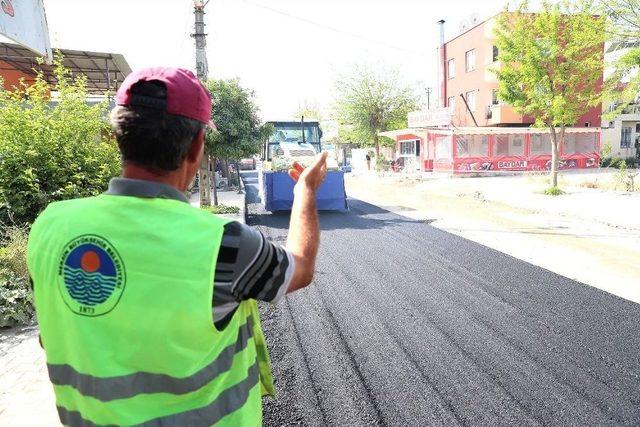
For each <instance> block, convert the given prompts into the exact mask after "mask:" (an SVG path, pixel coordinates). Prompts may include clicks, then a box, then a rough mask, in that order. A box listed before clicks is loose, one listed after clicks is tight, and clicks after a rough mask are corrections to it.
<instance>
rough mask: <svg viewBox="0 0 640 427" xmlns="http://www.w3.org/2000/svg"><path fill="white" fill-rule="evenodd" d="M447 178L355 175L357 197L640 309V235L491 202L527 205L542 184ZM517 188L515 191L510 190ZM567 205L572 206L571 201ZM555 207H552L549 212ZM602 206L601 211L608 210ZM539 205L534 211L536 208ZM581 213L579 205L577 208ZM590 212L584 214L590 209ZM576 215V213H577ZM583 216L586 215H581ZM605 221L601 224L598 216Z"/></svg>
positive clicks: (351, 191) (352, 191)
mask: <svg viewBox="0 0 640 427" xmlns="http://www.w3.org/2000/svg"><path fill="white" fill-rule="evenodd" d="M465 181H466V180H463V179H451V178H442V179H441V180H436V181H432V182H427V183H425V182H423V181H419V180H415V179H410V178H402V177H386V178H380V177H377V176H375V175H359V176H353V175H351V176H348V177H347V179H346V186H347V194H348V195H349V196H350V197H353V198H357V199H361V200H364V201H366V202H368V203H372V204H375V205H378V206H380V207H382V208H384V209H387V210H390V211H392V212H395V213H398V214H401V215H404V216H408V217H411V218H413V219H420V220H424V221H427V222H429V223H430V224H431V225H433V226H435V227H438V228H440V229H442V230H445V231H448V232H451V233H454V234H457V235H460V236H462V237H465V238H468V239H470V240H473V241H475V242H478V243H481V244H483V245H485V246H488V247H491V248H493V249H496V250H499V251H501V252H504V253H507V254H509V255H512V256H514V257H516V258H519V259H522V260H524V261H527V262H529V263H532V264H534V265H538V266H540V267H543V268H546V269H548V270H550V271H553V272H555V273H558V274H561V275H563V276H565V277H569V278H571V279H574V280H577V281H580V282H582V283H585V284H588V285H590V286H594V287H597V288H599V289H602V290H604V291H607V292H610V293H612V294H615V295H618V296H620V297H623V298H626V299H628V300H631V301H634V302H637V303H640V280H639V279H638V278H640V264H639V263H638V262H637V260H638V259H640V231H638V230H634V229H624V228H621V227H613V226H609V225H606V223H605V222H604V221H597V220H595V219H594V220H589V215H588V214H589V212H584V213H585V215H583V216H582V217H576V216H574V215H572V214H568V213H567V212H566V211H564V212H563V211H553V210H552V211H551V212H549V211H548V210H549V209H545V210H543V209H535V208H531V207H529V208H523V207H521V206H522V205H523V204H524V205H525V206H527V204H526V203H519V204H520V206H512V205H510V204H507V203H503V202H499V201H496V200H491V199H488V198H492V197H493V195H492V193H495V192H496V191H510V192H512V193H514V194H515V196H514V199H515V198H516V197H519V198H520V199H521V201H522V200H524V201H525V202H526V199H527V197H538V195H531V196H530V195H529V194H528V193H530V192H531V187H532V186H535V185H536V182H535V181H529V182H525V185H523V186H522V188H521V191H519V190H518V188H513V186H512V185H511V184H515V183H517V182H518V181H515V180H511V181H509V178H507V179H506V180H504V179H503V180H500V179H499V178H489V179H488V181H482V182H483V184H482V187H481V188H482V189H483V191H477V190H474V188H475V187H474V185H472V184H470V181H466V182H465ZM505 185H506V186H511V188H503V187H505ZM564 202H565V203H566V201H564ZM545 204H548V203H544V204H543V206H544V205H545ZM604 204H605V206H594V209H603V208H604V209H606V201H604ZM531 205H534V204H529V206H531ZM570 207H571V208H573V209H574V210H575V208H576V206H575V204H574V205H573V206H570ZM583 211H584V210H583ZM569 212H572V211H569ZM581 213H583V212H581V211H580V210H578V213H577V214H576V215H579V214H581ZM598 218H600V217H598Z"/></svg>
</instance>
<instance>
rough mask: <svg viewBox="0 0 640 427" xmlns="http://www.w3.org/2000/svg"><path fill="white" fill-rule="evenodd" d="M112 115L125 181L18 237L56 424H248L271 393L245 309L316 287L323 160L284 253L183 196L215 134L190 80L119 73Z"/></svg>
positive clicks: (259, 341)
mask: <svg viewBox="0 0 640 427" xmlns="http://www.w3.org/2000/svg"><path fill="white" fill-rule="evenodd" d="M116 104H117V106H116V107H115V108H114V110H113V112H112V114H111V123H112V127H113V132H114V134H115V137H116V139H117V142H118V147H119V148H120V152H121V155H122V165H123V166H122V177H121V178H114V179H112V180H111V182H110V183H109V189H108V190H107V192H106V193H104V194H102V195H99V196H97V197H90V198H85V199H76V200H67V201H63V202H56V203H52V204H50V205H49V206H48V207H47V209H46V210H45V211H44V212H42V213H41V214H40V216H39V217H38V219H37V220H36V222H35V223H34V224H33V227H32V229H31V234H30V236H29V245H28V265H29V272H30V274H31V277H32V280H33V284H34V298H35V306H36V312H37V316H38V323H39V326H40V335H41V343H42V346H43V348H44V350H45V352H46V356H47V368H48V371H49V376H50V379H51V382H52V383H53V389H54V392H55V395H56V404H57V408H58V414H59V417H60V421H61V422H62V423H63V424H64V425H69V426H95V425H138V424H142V425H149V426H168V425H171V426H208V425H212V424H216V425H224V426H256V425H260V424H261V423H262V400H261V397H262V395H272V396H273V395H274V387H273V380H272V377H271V368H270V364H269V356H268V352H267V347H266V344H265V340H264V337H263V334H262V330H261V328H260V320H259V313H258V308H257V304H256V300H262V301H269V302H276V301H279V300H280V299H282V297H283V296H284V295H285V294H286V293H289V292H293V291H295V290H297V289H301V288H304V287H305V286H307V285H308V284H309V283H310V282H311V280H312V278H313V275H314V268H315V259H316V254H317V251H318V245H319V239H320V230H319V225H318V213H317V210H316V196H315V194H316V191H317V189H318V187H319V186H320V184H321V183H322V181H323V179H324V176H325V173H326V163H325V160H326V155H321V156H319V157H318V158H317V160H316V161H315V163H314V164H313V165H311V166H310V167H308V168H307V169H305V170H304V171H303V172H302V174H301V175H300V177H299V179H298V181H297V184H296V186H295V189H294V194H295V200H294V202H293V208H292V211H291V223H290V230H289V236H288V239H287V244H286V247H284V248H283V247H280V246H278V245H275V244H274V243H272V242H270V241H268V240H267V239H266V238H265V237H264V236H263V235H261V234H260V233H258V232H257V231H255V230H254V229H252V228H250V227H248V226H245V225H243V224H240V223H238V222H232V221H229V220H228V219H225V218H222V217H218V216H215V215H212V214H211V213H209V212H207V211H205V210H201V209H198V208H195V207H192V206H191V205H190V204H189V201H188V200H187V199H186V198H185V196H184V192H185V190H186V188H187V185H188V184H189V183H190V182H191V180H192V179H193V177H194V176H195V174H196V172H197V170H198V167H199V165H200V161H201V160H202V156H203V150H204V136H205V127H206V126H207V125H209V126H212V127H213V126H214V125H213V124H212V123H211V122H210V118H211V108H212V105H211V96H210V94H209V93H208V92H207V90H206V89H205V88H204V86H203V85H202V84H201V83H200V82H199V81H198V79H197V78H196V77H195V76H194V75H193V74H192V73H191V72H190V71H187V70H182V69H176V68H149V69H144V70H140V71H138V72H136V73H133V74H130V75H129V76H128V77H127V78H126V80H125V81H124V83H123V84H122V86H121V87H120V89H119V90H118V93H117V95H116Z"/></svg>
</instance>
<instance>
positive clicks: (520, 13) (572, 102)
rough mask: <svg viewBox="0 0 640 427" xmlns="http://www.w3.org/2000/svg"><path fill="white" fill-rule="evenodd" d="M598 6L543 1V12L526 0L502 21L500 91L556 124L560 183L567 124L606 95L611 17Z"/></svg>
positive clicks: (521, 109)
mask: <svg viewBox="0 0 640 427" xmlns="http://www.w3.org/2000/svg"><path fill="white" fill-rule="evenodd" d="M593 11H594V4H593V1H592V0H580V1H576V2H571V3H570V2H568V1H563V2H560V3H552V2H549V1H543V2H542V7H541V10H540V11H539V12H538V13H532V12H531V11H530V10H529V4H528V2H527V1H523V2H521V3H520V4H519V5H518V7H517V9H516V10H515V12H504V13H502V14H501V15H499V17H498V18H497V22H496V27H495V36H496V45H497V47H498V50H499V55H498V60H499V61H500V63H501V67H500V68H499V69H497V70H495V72H496V74H497V76H498V84H499V89H498V97H499V98H500V99H501V100H502V101H505V102H507V103H509V104H511V105H512V106H513V107H514V108H515V110H516V111H517V112H518V113H519V114H523V115H530V116H533V117H534V118H535V120H536V122H535V125H536V126H540V127H542V126H546V127H548V128H549V129H550V131H551V141H552V177H553V186H554V187H555V186H557V170H558V144H559V142H560V141H562V140H563V139H564V131H565V127H566V126H568V125H569V126H571V125H573V124H574V123H576V121H577V120H578V119H579V118H580V117H581V116H582V115H584V114H585V113H586V112H587V111H588V110H589V108H590V107H592V106H596V105H598V104H599V103H600V100H601V92H602V88H601V79H602V73H603V59H604V58H603V56H604V53H603V44H604V38H605V19H604V17H600V16H595V15H594V14H593Z"/></svg>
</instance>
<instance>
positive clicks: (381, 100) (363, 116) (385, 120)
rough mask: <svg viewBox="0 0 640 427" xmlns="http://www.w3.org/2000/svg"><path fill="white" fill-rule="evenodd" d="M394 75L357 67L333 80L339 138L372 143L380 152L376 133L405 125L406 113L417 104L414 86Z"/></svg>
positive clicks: (386, 71) (378, 152)
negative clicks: (404, 83)
mask: <svg viewBox="0 0 640 427" xmlns="http://www.w3.org/2000/svg"><path fill="white" fill-rule="evenodd" d="M398 75H399V73H398V72H396V71H394V70H385V71H373V70H371V69H370V68H367V67H357V68H356V69H355V70H354V72H353V73H351V74H350V75H346V76H343V77H341V78H339V79H338V80H337V81H336V82H335V91H336V101H335V104H334V115H335V119H336V121H337V122H338V125H339V126H340V130H339V133H340V136H341V138H343V139H344V140H346V141H349V142H356V143H357V142H359V141H365V142H367V143H368V144H372V145H373V147H374V148H375V152H376V156H379V155H380V137H379V136H378V133H380V132H384V131H388V130H394V129H400V128H402V127H405V126H406V124H407V123H406V121H407V113H408V112H409V111H412V110H415V109H417V108H418V97H417V96H416V93H415V91H414V89H413V88H412V87H410V86H407V85H403V84H402V83H400V81H399V80H398Z"/></svg>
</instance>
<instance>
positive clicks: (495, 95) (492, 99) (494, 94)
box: [491, 89, 499, 105]
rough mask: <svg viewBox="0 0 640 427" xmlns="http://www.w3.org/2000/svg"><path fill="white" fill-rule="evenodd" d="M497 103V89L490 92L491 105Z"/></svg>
mask: <svg viewBox="0 0 640 427" xmlns="http://www.w3.org/2000/svg"><path fill="white" fill-rule="evenodd" d="M498 104H499V101H498V89H494V90H493V91H492V92H491V105H498Z"/></svg>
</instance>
